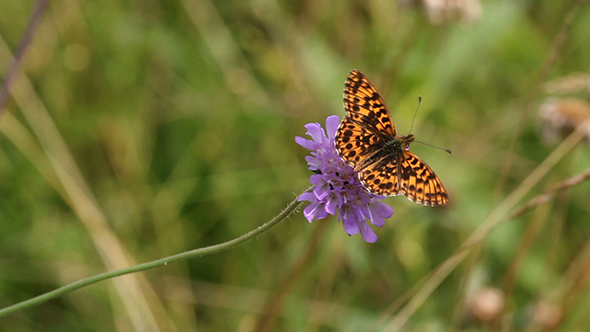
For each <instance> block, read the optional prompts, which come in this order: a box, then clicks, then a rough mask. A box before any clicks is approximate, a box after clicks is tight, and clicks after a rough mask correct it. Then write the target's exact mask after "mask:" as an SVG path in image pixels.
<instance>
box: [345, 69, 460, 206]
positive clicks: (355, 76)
mask: <svg viewBox="0 0 590 332" xmlns="http://www.w3.org/2000/svg"><path fill="white" fill-rule="evenodd" d="M344 108H345V109H346V116H345V117H344V118H343V119H342V122H341V123H340V127H339V128H338V131H337V133H336V139H335V144H336V149H337V150H338V154H339V155H340V157H341V158H342V159H343V160H344V161H345V162H346V163H348V164H349V165H351V166H352V167H353V168H354V169H355V170H356V171H357V172H358V177H359V180H360V182H361V183H362V184H363V186H364V187H365V188H366V189H367V190H368V191H370V192H372V193H374V194H376V195H382V196H395V195H400V194H401V195H405V196H406V197H407V198H408V199H410V200H412V201H414V202H416V203H420V204H424V205H430V206H436V205H445V204H447V202H448V200H449V198H448V195H447V192H446V189H445V188H444V186H443V184H442V182H441V181H440V179H439V178H438V177H437V176H436V174H435V173H434V172H433V171H432V169H431V168H430V167H429V166H428V165H426V163H424V162H423V161H422V160H421V159H420V158H419V157H418V156H416V155H415V154H413V153H412V152H410V151H409V149H410V143H411V142H412V141H414V135H412V134H409V135H407V136H398V135H397V133H396V130H395V125H394V123H393V120H392V119H391V115H390V114H389V111H388V109H387V107H386V106H385V102H384V101H383V99H382V98H381V96H380V95H379V93H378V92H377V90H376V89H375V87H374V86H373V85H372V84H371V83H370V82H369V80H368V79H367V78H366V77H365V76H364V75H363V73H361V72H360V71H358V70H353V71H351V72H350V74H349V75H348V79H347V80H346V84H345V88H344Z"/></svg>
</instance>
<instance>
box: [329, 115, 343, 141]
mask: <svg viewBox="0 0 590 332" xmlns="http://www.w3.org/2000/svg"><path fill="white" fill-rule="evenodd" d="M339 126H340V117H339V116H338V115H330V116H329V117H328V118H327V119H326V133H327V134H328V138H329V139H332V138H334V137H335V136H336V131H338V127H339Z"/></svg>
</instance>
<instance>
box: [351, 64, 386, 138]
mask: <svg viewBox="0 0 590 332" xmlns="http://www.w3.org/2000/svg"><path fill="white" fill-rule="evenodd" d="M344 109H345V110H346V113H347V117H349V118H350V119H351V120H352V121H354V122H356V123H358V124H360V125H362V126H364V127H366V128H367V129H368V130H370V131H372V132H373V134H375V135H377V136H384V135H390V136H395V135H396V132H395V125H394V124H393V121H392V120H391V116H390V115H389V111H388V110H387V106H385V102H384V101H383V98H381V96H380V95H379V92H377V89H375V87H374V86H373V84H371V82H369V80H368V79H367V78H366V77H365V75H363V73H361V72H360V71H358V70H353V71H351V72H350V74H348V79H347V80H346V83H345V87H344Z"/></svg>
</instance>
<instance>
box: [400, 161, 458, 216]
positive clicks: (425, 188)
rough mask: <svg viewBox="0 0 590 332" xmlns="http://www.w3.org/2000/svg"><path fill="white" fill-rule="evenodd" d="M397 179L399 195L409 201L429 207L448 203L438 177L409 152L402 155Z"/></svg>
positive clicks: (447, 197) (446, 195)
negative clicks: (398, 180)
mask: <svg viewBox="0 0 590 332" xmlns="http://www.w3.org/2000/svg"><path fill="white" fill-rule="evenodd" d="M398 177H399V178H400V191H401V193H402V194H403V195H405V196H406V197H407V198H408V199H410V200H411V201H414V202H416V203H420V204H424V205H430V206H436V205H445V204H447V202H448V201H449V195H448V194H447V191H446V189H445V187H444V186H443V184H442V182H441V180H440V179H439V177H438V176H436V174H435V173H434V171H433V170H432V169H431V168H430V167H429V166H428V165H427V164H426V163H425V162H423V161H422V160H421V159H420V158H419V157H418V156H416V155H415V154H413V153H412V152H410V151H404V153H403V157H402V160H401V163H400V170H399V174H398Z"/></svg>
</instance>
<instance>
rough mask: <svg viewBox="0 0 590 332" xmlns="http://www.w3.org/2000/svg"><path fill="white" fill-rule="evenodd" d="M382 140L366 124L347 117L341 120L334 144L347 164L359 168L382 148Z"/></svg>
mask: <svg viewBox="0 0 590 332" xmlns="http://www.w3.org/2000/svg"><path fill="white" fill-rule="evenodd" d="M381 141H382V139H381V138H380V137H379V136H377V135H375V134H374V133H373V132H372V131H371V130H369V129H368V128H367V127H366V126H364V125H361V124H358V123H356V122H354V121H352V120H351V119H350V118H349V117H345V118H344V119H342V122H340V127H339V128H338V131H337V132H336V137H335V139H334V144H335V145H336V150H337V151H338V155H340V157H341V158H342V159H343V160H344V161H346V163H347V164H349V165H351V166H352V167H354V168H355V169H356V170H359V169H360V168H362V167H363V164H364V163H363V161H366V160H369V158H370V157H371V156H373V155H375V154H376V153H377V152H379V150H381V148H382V145H383V144H381Z"/></svg>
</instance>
